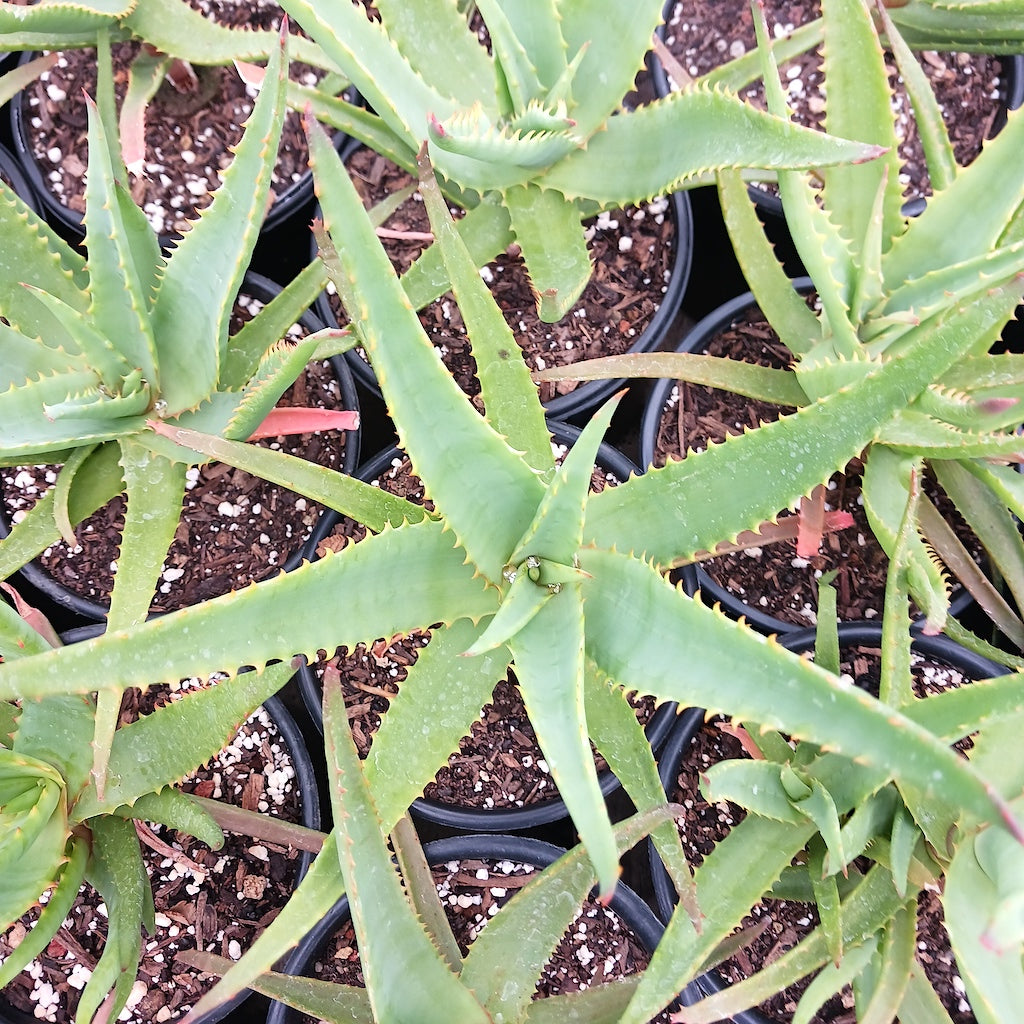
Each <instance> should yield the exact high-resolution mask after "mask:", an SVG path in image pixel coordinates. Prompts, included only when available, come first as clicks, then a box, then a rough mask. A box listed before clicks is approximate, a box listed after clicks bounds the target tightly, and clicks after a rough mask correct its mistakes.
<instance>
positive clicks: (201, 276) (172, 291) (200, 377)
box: [141, 5, 287, 415]
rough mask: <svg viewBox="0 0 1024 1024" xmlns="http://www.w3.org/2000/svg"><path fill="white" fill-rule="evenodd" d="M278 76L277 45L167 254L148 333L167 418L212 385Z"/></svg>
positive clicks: (249, 228)
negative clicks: (230, 144)
mask: <svg viewBox="0 0 1024 1024" xmlns="http://www.w3.org/2000/svg"><path fill="white" fill-rule="evenodd" d="M141 6H145V5H141ZM173 52H176V53H177V52H179V51H173ZM286 69H287V57H286V54H285V39H284V38H283V37H282V38H281V42H280V45H279V46H278V47H277V48H275V50H274V52H273V53H272V55H271V59H270V63H269V64H268V66H267V74H266V77H265V78H264V82H263V87H262V89H261V90H260V95H259V98H258V99H257V101H256V104H255V107H254V108H253V112H252V114H251V116H250V117H249V120H248V122H247V123H246V128H245V133H244V135H243V136H242V140H241V142H239V144H238V147H237V148H236V150H235V154H234V159H233V160H232V161H231V165H230V166H229V167H228V169H227V170H226V171H225V172H224V175H223V183H222V185H221V187H220V188H219V189H218V190H217V192H216V193H215V195H214V197H213V202H212V203H211V204H210V205H209V206H208V207H206V208H205V209H204V210H203V211H202V213H200V215H199V218H198V219H197V221H196V222H195V224H193V225H192V228H191V230H189V231H188V232H187V233H186V234H185V236H184V238H182V240H181V242H179V243H178V245H177V246H176V247H175V250H174V256H173V258H172V259H170V260H169V261H168V264H167V269H166V271H165V273H164V276H163V280H162V281H161V284H160V290H159V292H158V293H157V297H156V302H155V303H154V305H153V309H152V325H153V333H154V336H155V338H156V345H157V352H158V358H159V363H160V367H161V371H162V388H161V396H162V398H163V400H164V401H165V402H166V412H167V414H168V415H173V414H175V413H178V412H181V411H182V410H185V409H191V408H194V407H195V406H197V405H198V404H199V403H200V402H201V401H202V400H203V399H204V398H206V396H207V395H208V394H209V393H210V392H211V391H213V390H214V387H215V385H216V383H217V381H218V379H219V375H220V369H221V365H222V363H223V361H224V353H225V350H226V348H227V341H228V317H229V315H230V312H231V306H232V303H233V302H234V300H235V296H236V295H237V293H238V288H239V286H240V285H241V283H242V276H243V275H244V273H245V270H246V267H247V266H248V262H249V257H250V256H251V254H252V250H253V248H254V246H255V244H256V237H257V235H258V232H259V225H260V223H261V221H262V216H263V211H264V209H265V208H266V200H267V195H268V192H269V189H270V178H271V172H272V167H271V161H270V160H269V159H267V152H268V151H269V152H272V153H275V152H277V147H278V141H279V139H280V135H281V124H282V121H283V118H284V94H285V79H286V77H287V76H286V73H285V72H286Z"/></svg>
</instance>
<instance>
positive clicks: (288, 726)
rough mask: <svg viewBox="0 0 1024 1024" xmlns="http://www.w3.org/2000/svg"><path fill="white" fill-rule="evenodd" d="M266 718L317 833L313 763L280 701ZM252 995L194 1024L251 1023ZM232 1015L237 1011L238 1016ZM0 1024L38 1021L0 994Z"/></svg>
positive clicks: (91, 631)
mask: <svg viewBox="0 0 1024 1024" xmlns="http://www.w3.org/2000/svg"><path fill="white" fill-rule="evenodd" d="M99 632H100V627H99V626H97V625H91V626H82V627H78V628H76V629H71V630H68V631H67V632H65V633H63V634H62V635H61V639H62V640H63V641H64V643H65V644H71V643H76V642H79V641H82V640H88V639H90V638H92V637H94V636H96V635H98V634H99ZM263 707H264V708H265V709H266V711H267V713H268V715H269V716H270V718H271V719H272V720H273V722H274V724H275V725H276V726H277V729H278V731H279V732H280V734H281V738H282V739H283V740H284V743H285V746H286V747H287V748H288V753H289V754H290V755H291V760H292V765H293V767H294V768H295V785H296V787H297V788H298V791H299V793H300V794H301V800H300V803H301V820H300V822H299V824H301V825H304V826H305V827H306V828H311V829H319V828H320V824H321V819H320V798H319V796H318V790H317V781H316V773H315V771H314V768H313V759H312V757H311V756H310V753H309V749H308V747H307V746H306V742H305V740H304V739H303V737H302V732H301V731H300V729H299V726H298V724H297V723H296V721H295V719H294V718H293V717H292V715H291V713H290V712H289V711H288V709H287V708H286V707H285V706H284V702H283V701H282V700H281V698H280V697H269V698H268V699H267V700H266V701H264V703H263ZM312 862H313V854H312V853H309V852H306V851H303V852H301V853H300V854H299V869H298V876H297V878H296V885H298V882H299V881H301V880H302V878H303V876H304V875H305V874H306V872H307V871H308V870H309V866H310V864H312ZM252 995H253V992H252V990H251V989H243V990H242V991H241V992H239V993H237V994H236V995H235V996H233V997H232V998H231V999H230V1000H228V1001H227V1002H226V1003H224V1004H223V1005H221V1006H219V1007H217V1008H216V1009H214V1010H211V1011H210V1012H209V1013H207V1014H204V1015H203V1016H202V1017H200V1018H199V1019H198V1021H197V1024H217V1022H218V1021H222V1020H224V1019H225V1018H228V1017H229V1015H234V1016H233V1017H231V1019H232V1020H237V1021H239V1024H241V1021H242V1020H248V1019H250V1018H249V1017H248V1015H247V1014H246V1013H245V1011H244V1010H240V1009H239V1008H240V1007H242V1006H243V1004H244V1003H245V1002H246V1001H247V1000H248V999H249V997H250V996H252ZM235 1011H239V1012H238V1013H237V1014H236V1013H235ZM0 1024H39V1019H38V1018H37V1017H33V1016H32V1015H31V1014H26V1013H23V1012H22V1011H20V1010H17V1009H15V1008H14V1007H13V1006H10V1005H9V1004H8V1003H7V1002H6V1000H5V999H4V998H3V994H2V993H0Z"/></svg>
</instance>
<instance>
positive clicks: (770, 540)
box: [679, 511, 853, 565]
mask: <svg viewBox="0 0 1024 1024" xmlns="http://www.w3.org/2000/svg"><path fill="white" fill-rule="evenodd" d="M800 518H801V517H800V516H799V515H796V516H786V518H784V519H782V520H780V521H779V522H777V523H762V524H761V525H760V526H759V527H758V528H757V529H756V530H744V531H743V532H742V533H740V534H738V535H737V537H736V540H735V541H733V542H732V543H731V544H730V543H728V542H723V543H721V544H719V545H717V547H716V548H715V550H714V551H698V552H697V553H696V554H695V555H694V556H693V557H692V558H689V559H686V560H685V561H681V562H680V563H679V564H680V565H682V564H685V563H686V562H703V561H707V559H709V558H718V557H719V556H720V555H731V554H735V553H736V552H737V551H746V550H747V549H748V548H759V547H763V546H764V545H765V544H778V543H779V542H780V541H784V540H796V539H797V537H798V534H799V529H800ZM851 526H853V516H852V515H851V514H850V513H849V512H841V511H836V512H826V513H825V525H824V527H823V528H822V532H823V533H834V532H836V531H837V530H846V529H849V528H850V527H851Z"/></svg>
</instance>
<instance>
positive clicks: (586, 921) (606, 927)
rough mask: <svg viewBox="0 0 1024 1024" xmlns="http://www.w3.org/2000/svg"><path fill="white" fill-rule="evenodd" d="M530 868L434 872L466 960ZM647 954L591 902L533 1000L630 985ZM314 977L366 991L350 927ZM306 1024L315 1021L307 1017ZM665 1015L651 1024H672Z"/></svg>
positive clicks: (467, 866)
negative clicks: (625, 980)
mask: <svg viewBox="0 0 1024 1024" xmlns="http://www.w3.org/2000/svg"><path fill="white" fill-rule="evenodd" d="M536 870H537V869H536V868H535V867H534V866H533V865H532V864H523V863H519V862H515V861H510V860H506V861H492V860H476V859H473V860H458V861H448V862H446V863H444V864H439V865H437V866H435V867H434V868H433V874H434V881H435V883H436V885H437V891H438V895H439V896H440V897H441V900H442V902H443V904H444V908H445V912H446V914H447V916H448V920H449V922H450V923H451V925H452V931H453V932H454V933H455V938H456V940H457V941H458V943H459V947H460V948H461V950H462V952H463V954H464V955H465V954H466V953H467V952H468V950H469V947H470V945H471V944H472V943H473V941H474V940H475V939H476V937H477V936H478V935H479V934H480V932H481V931H482V930H483V929H484V927H485V926H486V924H487V922H488V921H489V920H490V919H491V918H492V917H494V915H495V914H497V913H498V912H499V911H500V909H501V907H502V906H504V904H505V903H507V902H508V900H509V899H511V898H512V896H513V895H514V894H515V893H516V891H517V890H518V889H520V888H522V887H523V886H524V885H526V883H527V882H528V881H529V880H530V878H532V877H533V875H534V874H535V873H536ZM649 962H650V954H649V953H648V952H647V951H646V950H645V949H644V948H643V946H642V945H641V944H640V943H639V942H638V941H637V939H636V937H635V935H634V934H633V932H632V931H631V929H630V928H629V926H628V925H627V924H626V923H625V922H624V921H623V920H622V918H621V917H619V915H618V914H616V913H615V912H614V911H613V910H610V909H609V908H607V907H603V906H601V904H600V903H598V902H597V900H596V899H594V898H593V897H588V899H587V900H586V901H585V902H584V904H583V907H582V911H581V912H580V913H579V915H578V916H577V917H576V919H575V920H574V922H573V924H572V926H571V927H570V929H569V931H568V932H566V934H565V935H564V936H563V938H562V940H561V942H560V943H559V945H558V946H557V948H556V949H555V952H554V953H553V954H552V956H551V959H550V960H549V961H548V962H547V964H546V965H545V966H544V969H543V972H542V974H541V976H540V979H539V980H538V982H537V993H536V996H535V997H534V998H537V999H542V998H545V997H547V996H552V995H563V994H566V993H569V992H578V991H581V990H583V989H587V988H592V987H593V986H595V985H601V984H603V983H605V982H606V981H613V980H615V979H618V978H622V977H627V976H629V975H631V974H636V973H637V972H639V971H642V970H644V969H645V968H646V967H647V965H648V963H649ZM312 976H313V977H316V978H319V979H322V980H324V981H330V982H334V983H339V984H343V985H358V986H363V985H364V984H365V982H364V980H363V973H362V967H361V965H360V963H359V951H358V946H357V943H356V937H355V931H354V929H353V928H352V924H351V922H350V921H347V922H346V923H345V924H344V925H343V926H342V928H341V929H339V930H338V932H336V933H335V934H334V935H333V936H332V937H331V939H330V940H329V941H328V944H327V947H326V949H325V950H324V951H323V953H322V954H321V955H320V956H319V957H317V959H316V961H315V963H314V964H313V972H312ZM299 1019H300V1020H302V1021H303V1022H304V1024H311V1022H312V1021H313V1018H311V1017H308V1016H305V1015H302V1016H301V1017H300V1018H299ZM668 1020H669V1015H668V1011H664V1012H662V1013H661V1014H659V1015H658V1016H657V1017H655V1018H654V1021H653V1022H652V1024H667V1022H668Z"/></svg>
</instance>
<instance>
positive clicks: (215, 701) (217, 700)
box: [72, 662, 294, 821]
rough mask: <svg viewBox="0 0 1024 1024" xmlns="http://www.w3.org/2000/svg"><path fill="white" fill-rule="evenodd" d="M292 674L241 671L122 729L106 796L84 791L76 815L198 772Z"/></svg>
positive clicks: (105, 809)
mask: <svg viewBox="0 0 1024 1024" xmlns="http://www.w3.org/2000/svg"><path fill="white" fill-rule="evenodd" d="M292 675H294V669H293V668H292V667H291V665H289V664H288V663H286V662H282V663H281V664H278V665H271V666H270V667H269V668H266V669H264V670H263V671H262V672H239V673H238V675H236V676H234V678H232V679H225V680H224V681H223V682H220V683H217V685H216V686H210V687H208V688H206V689H203V690H200V691H198V692H197V693H194V694H190V695H189V696H187V697H185V698H183V699H182V700H177V701H171V702H170V703H169V704H165V705H163V707H160V708H157V710H156V711H154V712H153V713H152V714H149V715H146V716H144V717H143V718H140V719H139V720H138V721H136V722H133V723H132V724H131V725H127V726H125V727H124V728H123V729H118V730H117V731H116V732H115V733H114V742H113V746H112V748H111V752H110V764H109V766H108V769H107V785H106V788H105V791H104V793H103V795H102V796H100V794H99V793H98V792H97V791H96V789H94V788H91V787H90V788H89V789H87V790H85V792H84V793H82V794H81V796H79V797H78V799H77V800H76V801H75V804H74V806H73V808H72V816H73V817H74V819H75V820H76V821H84V820H86V819H88V818H93V817H94V816H96V815H98V814H106V813H109V812H111V811H112V810H114V808H116V807H121V806H124V805H126V804H127V805H131V804H133V803H134V802H135V801H136V800H137V799H138V798H139V797H140V796H143V795H145V794H147V793H154V792H156V791H157V790H159V789H160V788H161V787H162V786H165V785H166V784H167V783H168V781H171V780H178V779H181V778H183V777H184V776H185V775H187V774H189V773H190V772H193V771H195V770H196V768H198V767H199V766H200V765H202V764H204V763H205V762H206V761H208V760H209V759H210V758H211V757H213V756H214V755H215V754H216V753H217V752H218V751H220V750H222V749H223V748H224V746H225V745H226V744H227V743H228V742H229V741H230V740H231V738H232V737H233V736H234V735H235V733H236V732H237V731H238V723H239V722H242V721H244V720H245V719H246V718H247V717H248V716H249V715H250V714H252V712H253V711H255V710H256V708H257V707H259V705H260V704H262V703H263V701H265V700H266V699H267V698H268V697H271V696H273V695H274V694H275V693H276V692H277V691H278V690H279V689H280V688H281V687H282V686H284V684H285V683H286V682H287V681H288V680H289V679H290V678H291V677H292Z"/></svg>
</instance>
